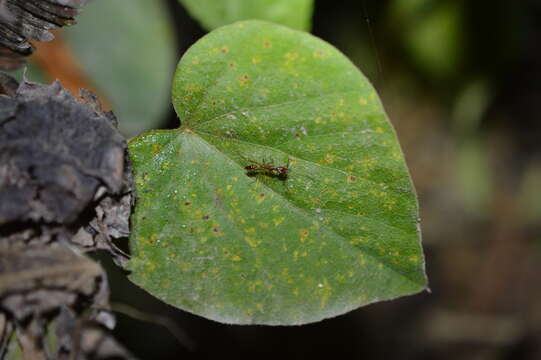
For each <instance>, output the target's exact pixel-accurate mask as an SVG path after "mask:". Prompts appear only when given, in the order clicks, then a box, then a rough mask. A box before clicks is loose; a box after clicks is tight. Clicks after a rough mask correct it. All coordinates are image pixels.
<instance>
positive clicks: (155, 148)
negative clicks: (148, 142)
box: [150, 144, 162, 155]
mask: <svg viewBox="0 0 541 360" xmlns="http://www.w3.org/2000/svg"><path fill="white" fill-rule="evenodd" d="M161 149H162V146H161V145H159V144H152V151H151V152H150V153H151V154H152V155H154V154H156V153H158V152H160V150H161Z"/></svg>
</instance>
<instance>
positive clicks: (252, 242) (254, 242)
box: [244, 236, 261, 248]
mask: <svg viewBox="0 0 541 360" xmlns="http://www.w3.org/2000/svg"><path fill="white" fill-rule="evenodd" d="M244 241H246V243H247V244H248V245H250V247H252V248H255V247H257V246H258V245H259V244H260V243H261V241H257V240H256V239H254V238H252V237H249V236H246V237H245V238H244Z"/></svg>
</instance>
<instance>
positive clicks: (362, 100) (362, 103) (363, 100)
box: [359, 96, 368, 105]
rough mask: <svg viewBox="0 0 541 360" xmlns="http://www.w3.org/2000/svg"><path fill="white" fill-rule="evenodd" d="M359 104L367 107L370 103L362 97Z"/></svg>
mask: <svg viewBox="0 0 541 360" xmlns="http://www.w3.org/2000/svg"><path fill="white" fill-rule="evenodd" d="M359 103H360V104H361V105H366V104H367V103H368V102H367V101H366V98H365V97H364V96H361V97H360V98H359Z"/></svg>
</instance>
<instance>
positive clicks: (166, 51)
mask: <svg viewBox="0 0 541 360" xmlns="http://www.w3.org/2000/svg"><path fill="white" fill-rule="evenodd" d="M77 22H78V24H77V26H74V27H72V28H70V29H69V31H65V32H64V35H65V36H66V40H67V42H68V44H69V45H70V48H71V49H72V50H73V52H74V53H75V55H76V56H77V60H78V61H79V62H80V63H81V65H82V67H83V70H84V71H85V72H86V73H87V74H88V75H89V77H90V78H91V79H92V80H93V81H94V82H95V85H96V86H97V87H98V88H99V89H100V90H101V92H102V93H103V94H104V95H106V97H107V100H109V102H110V104H111V107H112V109H113V110H114V112H115V115H116V116H117V117H118V119H119V128H120V130H121V132H122V133H123V134H124V135H126V136H127V137H132V136H135V135H139V134H140V133H142V132H144V131H147V130H150V129H153V128H156V127H157V126H159V124H160V123H162V122H163V121H164V117H165V116H167V114H168V110H169V108H168V101H169V93H170V85H171V76H172V75H173V71H174V68H175V62H176V61H177V60H178V58H177V57H176V55H175V40H174V37H173V34H172V31H171V29H172V24H171V19H170V17H169V14H168V13H167V8H166V6H165V2H163V1H149V0H114V1H108V0H106V1H95V2H92V3H91V4H88V5H87V6H86V7H85V8H84V11H83V12H82V13H81V15H80V16H79V17H78V18H77Z"/></svg>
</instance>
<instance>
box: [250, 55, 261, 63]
mask: <svg viewBox="0 0 541 360" xmlns="http://www.w3.org/2000/svg"><path fill="white" fill-rule="evenodd" d="M260 62H261V58H260V57H257V56H254V57H253V58H252V64H259V63H260Z"/></svg>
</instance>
